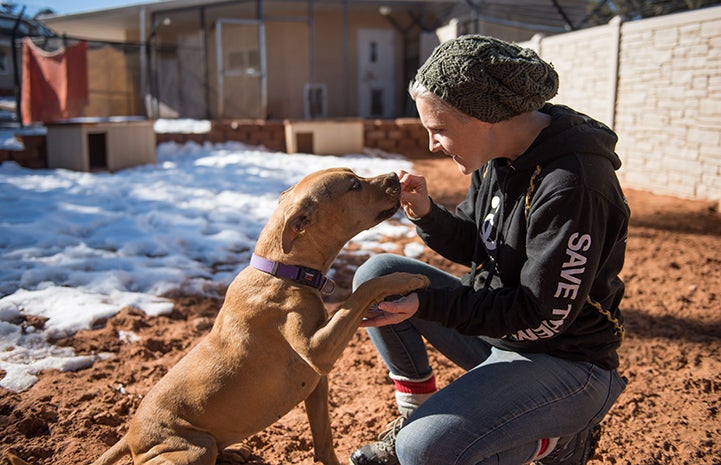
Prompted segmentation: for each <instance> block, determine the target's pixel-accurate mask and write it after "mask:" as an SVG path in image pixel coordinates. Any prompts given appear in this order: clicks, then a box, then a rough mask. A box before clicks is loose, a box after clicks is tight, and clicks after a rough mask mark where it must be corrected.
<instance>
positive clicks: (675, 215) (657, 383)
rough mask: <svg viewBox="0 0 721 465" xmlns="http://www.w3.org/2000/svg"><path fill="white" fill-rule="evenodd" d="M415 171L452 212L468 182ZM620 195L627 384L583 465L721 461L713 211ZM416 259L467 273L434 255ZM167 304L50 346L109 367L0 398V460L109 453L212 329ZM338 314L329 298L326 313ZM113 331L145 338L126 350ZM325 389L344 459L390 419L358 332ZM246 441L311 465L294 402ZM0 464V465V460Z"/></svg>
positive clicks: (197, 310) (720, 333)
mask: <svg viewBox="0 0 721 465" xmlns="http://www.w3.org/2000/svg"><path fill="white" fill-rule="evenodd" d="M416 171H417V172H418V173H421V174H424V175H426V177H427V178H428V179H429V186H430V190H431V194H432V195H433V197H434V198H435V199H436V200H438V201H441V202H444V203H446V204H449V205H455V203H457V202H458V201H459V199H461V198H462V196H463V192H464V191H465V187H466V186H467V178H463V177H461V176H460V175H459V174H458V173H457V172H456V169H455V167H454V165H453V163H451V162H450V161H448V160H419V161H417V162H416ZM627 195H628V199H629V203H630V205H631V208H632V215H633V216H632V227H631V231H630V237H629V242H628V253H627V257H626V267H625V269H624V271H623V278H624V280H625V281H626V284H627V296H626V299H625V301H624V304H623V308H624V313H625V318H626V323H625V325H626V334H627V337H626V341H625V343H624V345H623V346H622V347H621V372H622V374H624V375H625V376H627V377H628V378H629V381H630V383H629V386H628V388H627V389H626V391H625V392H624V393H623V394H622V396H621V398H620V399H619V401H618V402H617V404H616V405H615V406H614V407H613V409H612V410H611V412H610V413H609V415H608V417H607V418H606V420H605V422H604V424H605V429H604V434H603V437H602V439H601V443H600V447H599V451H598V452H597V454H596V456H595V457H594V458H593V459H592V460H591V461H590V464H592V465H600V464H619V465H655V464H659V465H667V464H674V465H675V464H679V465H680V464H684V465H685V464H688V465H719V464H721V419H720V418H719V408H721V214H719V212H718V211H717V210H716V209H715V208H714V205H713V204H712V203H709V202H698V201H688V200H681V199H676V198H673V197H665V196H657V195H652V194H649V193H646V192H639V191H633V190H629V191H627ZM417 240H418V239H417V238H413V239H407V240H404V241H405V242H408V241H417ZM399 250H400V248H399ZM422 258H423V259H425V260H427V261H429V262H431V263H433V264H436V265H438V266H443V267H447V268H448V269H451V270H453V271H455V272H462V271H463V270H462V269H460V268H459V267H457V266H452V265H451V264H449V263H448V262H446V261H445V260H443V259H441V258H440V257H438V256H437V255H435V254H433V253H432V252H430V251H426V252H424V254H423V257H422ZM360 261H362V258H358V256H356V255H351V254H346V255H342V256H341V257H340V258H339V260H338V261H337V264H336V269H337V274H336V278H337V281H338V284H339V287H340V288H341V289H340V292H337V294H339V295H337V296H336V297H335V300H336V301H337V300H340V299H341V298H343V297H344V296H345V295H347V293H348V286H349V283H350V278H351V276H352V273H353V270H354V267H355V266H357V265H358V264H359V262H360ZM172 297H174V298H175V301H176V305H175V310H174V311H173V312H172V313H171V314H170V315H166V316H160V317H152V318H151V317H148V316H146V315H145V314H144V313H142V312H140V311H138V310H135V309H131V308H127V309H124V310H122V311H121V312H120V313H119V314H118V315H117V316H115V317H114V318H112V319H110V320H109V321H108V322H107V324H106V325H105V326H104V327H103V328H100V329H95V330H92V331H83V332H81V333H79V334H77V335H75V336H74V337H72V338H69V339H67V340H64V341H59V342H58V343H59V344H65V345H71V346H73V347H74V348H75V349H76V351H77V352H78V353H92V352H106V351H109V352H113V353H115V354H117V356H116V357H115V358H113V359H111V360H106V361H101V362H97V363H96V364H95V365H93V366H92V367H91V368H88V369H85V370H80V371H77V372H67V373H60V372H54V371H53V372H46V373H44V374H42V375H41V377H40V381H39V382H38V383H37V384H36V385H35V386H33V387H32V388H31V389H29V390H27V391H25V392H22V393H14V392H10V391H6V390H3V389H2V388H0V457H4V456H5V454H6V453H7V452H12V453H14V454H16V455H17V456H19V457H22V458H23V459H26V460H27V461H28V462H30V463H32V464H37V465H50V464H55V465H70V464H78V463H89V462H91V461H92V460H94V459H95V458H96V457H97V456H98V455H99V454H100V453H101V452H102V451H103V450H104V449H106V448H107V447H108V446H109V445H111V444H112V443H114V442H115V441H116V440H117V439H118V438H119V437H120V436H121V435H122V434H123V432H124V431H125V425H126V423H127V420H128V419H129V417H130V415H131V414H132V413H133V412H134V411H135V409H136V407H137V405H138V403H139V401H140V399H141V397H142V396H143V395H144V394H145V393H146V392H147V391H148V390H149V389H150V388H151V386H152V385H153V384H154V383H155V382H156V381H157V380H158V379H159V378H160V377H161V376H162V375H163V374H164V373H166V371H167V370H168V368H169V367H170V366H172V365H173V364H174V363H175V362H177V361H178V359H179V358H180V357H181V356H182V355H183V354H184V353H185V352H186V351H187V350H188V349H189V348H190V347H191V346H193V345H194V344H195V343H196V342H197V341H198V339H199V338H200V337H202V336H203V335H204V334H205V333H206V332H207V331H208V330H209V328H210V326H211V324H212V321H213V318H214V316H215V315H216V312H217V310H218V308H219V307H220V304H221V300H219V299H209V298H198V297H192V296H172ZM334 305H335V304H334V302H332V301H329V302H328V308H329V310H332V309H333V308H334ZM28 324H42V322H28ZM119 330H125V331H133V332H134V333H136V334H137V335H138V336H140V337H141V338H142V339H141V341H139V342H135V343H123V342H121V341H120V340H119V338H118V336H117V334H118V331H119ZM433 360H434V362H433V363H434V367H435V370H436V376H437V378H438V382H439V383H440V385H441V386H443V385H446V384H447V383H449V382H451V381H452V380H453V379H454V378H455V377H457V376H458V375H459V374H460V370H459V369H458V368H455V367H453V366H452V365H451V364H450V363H449V362H447V361H446V360H445V359H443V358H441V357H438V356H435V354H434V357H433ZM0 376H2V373H0ZM330 379H331V394H330V403H331V421H332V425H333V429H334V439H335V442H336V450H337V452H338V455H339V458H340V459H341V461H345V460H346V457H347V456H348V454H349V453H350V452H351V451H352V450H353V449H354V448H355V447H357V446H359V445H361V444H363V443H365V442H368V441H370V440H373V439H374V437H375V434H376V433H377V432H378V431H379V430H381V429H382V427H383V426H384V425H385V423H386V422H388V421H390V420H391V419H392V418H394V415H395V413H394V412H395V408H394V403H393V394H392V393H393V388H392V385H391V383H390V382H389V380H388V378H387V376H386V370H385V368H384V367H383V365H382V363H381V362H380V359H379V358H378V356H377V355H376V353H375V350H374V349H373V347H372V345H371V344H370V342H369V340H368V338H367V336H366V334H365V332H364V331H363V330H359V331H358V332H357V333H356V334H355V336H354V337H353V339H352V341H351V342H350V345H349V346H348V348H347V349H346V351H345V352H344V354H343V356H342V358H341V359H340V360H339V361H338V363H337V364H336V367H335V369H334V371H333V372H332V373H331V375H330ZM248 445H250V447H251V448H252V449H253V451H254V455H253V457H252V458H251V459H250V462H248V463H251V464H256V465H280V464H289V463H299V464H311V463H313V459H312V441H311V437H310V431H309V428H308V423H307V420H306V417H305V412H304V410H303V407H302V406H299V407H296V408H295V409H294V410H292V411H291V412H290V413H289V414H288V415H286V416H285V417H284V418H282V419H281V420H280V421H278V422H277V423H276V424H274V425H272V426H271V427H269V428H268V429H266V430H265V431H262V432H260V433H258V434H257V435H255V436H253V437H251V438H250V439H249V440H248ZM4 460H7V459H0V463H3V464H4V463H8V462H5V461H4ZM121 463H123V464H128V463H130V461H129V460H128V459H126V460H125V461H123V462H121Z"/></svg>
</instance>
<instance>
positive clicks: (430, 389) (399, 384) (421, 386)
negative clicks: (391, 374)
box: [393, 375, 437, 394]
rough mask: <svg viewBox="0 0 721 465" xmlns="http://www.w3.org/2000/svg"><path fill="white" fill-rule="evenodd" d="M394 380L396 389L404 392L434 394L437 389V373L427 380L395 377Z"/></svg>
mask: <svg viewBox="0 0 721 465" xmlns="http://www.w3.org/2000/svg"><path fill="white" fill-rule="evenodd" d="M393 382H394V383H395V385H396V391H398V392H402V393H404V394H433V393H434V392H436V390H437V388H436V377H435V375H431V377H430V378H428V379H427V380H425V381H409V380H400V379H394V380H393Z"/></svg>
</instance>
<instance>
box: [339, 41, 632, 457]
mask: <svg viewBox="0 0 721 465" xmlns="http://www.w3.org/2000/svg"><path fill="white" fill-rule="evenodd" d="M557 89H558V75H557V74H556V72H555V71H554V69H553V67H552V66H551V65H549V64H548V63H546V62H544V61H543V60H541V59H540V58H539V57H538V56H537V55H536V54H535V52H533V51H532V50H529V49H524V48H521V47H519V46H517V45H514V44H510V43H506V42H503V41H501V40H498V39H494V38H490V37H484V36H478V35H469V36H461V37H459V38H457V39H454V40H451V41H449V42H446V43H444V44H441V45H440V46H438V47H437V48H436V50H435V51H434V52H433V54H432V55H431V57H430V58H429V59H428V60H427V61H426V63H425V64H424V65H423V66H422V67H421V68H420V69H419V70H418V72H417V74H416V78H415V80H414V81H413V82H412V83H411V86H410V93H411V97H413V99H414V100H415V102H416V106H417V109H418V113H419V116H420V119H421V122H422V124H423V126H424V127H425V128H426V129H427V130H428V134H429V138H430V150H431V151H433V152H437V153H442V154H444V155H446V156H448V157H450V158H452V159H453V161H454V162H455V163H456V164H457V165H458V168H459V169H460V171H461V172H462V173H464V174H467V175H470V176H471V178H472V182H471V186H470V188H469V191H468V194H467V197H466V199H465V200H464V201H463V202H462V203H461V204H460V205H459V206H458V208H457V209H456V211H455V213H452V212H451V211H449V210H447V209H445V208H444V207H442V206H440V205H438V204H436V203H434V202H433V200H432V199H431V198H430V197H429V195H428V188H427V185H426V181H425V178H423V177H422V176H419V175H414V174H410V173H407V172H401V173H400V177H401V185H402V189H403V191H402V196H401V204H402V207H403V209H404V211H405V213H406V215H407V216H408V218H409V219H411V221H413V222H414V223H415V224H416V226H417V231H418V234H419V235H420V237H421V238H422V239H423V240H424V241H425V242H426V244H427V245H428V246H430V247H431V248H432V249H434V250H435V251H437V252H438V253H440V254H441V255H443V256H444V257H446V258H448V259H449V260H452V261H454V262H457V263H461V264H464V265H468V266H469V267H470V271H469V272H468V273H466V274H465V275H463V276H462V277H461V278H460V279H459V278H457V277H455V276H452V275H450V274H448V273H445V272H443V271H441V270H438V269H435V268H433V267H431V266H429V265H427V264H425V263H421V262H419V261H416V260H412V259H409V258H406V257H402V256H396V255H390V254H384V255H378V256H374V257H372V258H371V259H370V260H369V261H368V262H366V263H365V264H364V265H363V266H361V267H360V268H359V269H358V271H357V273H356V275H355V277H354V286H358V285H359V284H360V283H362V282H364V281H366V280H368V279H371V278H373V277H375V276H379V275H383V274H387V273H391V272H394V271H410V272H414V273H424V274H426V275H427V276H429V277H430V278H431V283H432V284H431V287H430V288H429V289H425V290H420V291H417V292H414V293H412V294H409V295H408V296H405V297H401V298H399V299H397V300H395V301H389V302H383V303H381V304H380V305H379V308H378V309H374V310H373V311H369V312H368V314H367V317H366V320H365V323H364V326H367V327H368V333H369V335H370V337H371V340H372V341H373V343H374V345H375V346H376V348H377V350H378V351H379V353H380V355H381V357H382V358H383V360H384V362H385V364H386V365H387V367H388V369H389V371H390V377H391V379H392V380H393V382H394V384H395V387H396V402H397V404H398V408H399V411H400V414H401V416H400V417H399V419H398V420H396V421H394V422H392V423H391V424H390V425H389V426H390V428H389V430H387V431H386V432H385V433H384V434H383V435H382V436H381V437H380V439H381V440H380V441H379V442H376V443H374V444H370V445H366V446H363V447H361V448H360V449H358V450H356V451H355V452H353V454H352V455H351V463H353V464H355V465H367V464H395V463H401V464H403V465H419V464H425V465H432V464H443V465H448V464H508V465H519V464H525V463H529V462H533V461H536V463H539V464H543V465H548V464H564V465H565V464H574V465H575V464H584V463H586V461H587V460H588V458H589V457H590V456H591V455H592V454H593V449H594V447H595V443H596V442H597V440H598V435H599V434H600V428H599V426H598V425H599V423H600V422H601V419H602V418H603V417H604V415H605V414H606V413H607V412H608V410H609V409H610V407H611V406H612V405H613V403H614V402H615V400H616V399H617V397H618V396H619V394H620V393H621V392H622V390H623V388H624V386H625V382H624V380H623V379H622V378H621V376H619V374H618V372H617V370H616V369H617V367H618V355H617V352H616V349H617V348H618V346H619V345H620V343H621V341H622V339H623V327H622V317H621V314H620V311H619V304H620V302H621V298H622V296H623V290H624V286H623V283H622V282H621V280H620V279H619V277H618V274H619V272H620V271H621V268H622V266H623V259H624V253H625V245H626V234H627V227H628V219H629V210H628V206H627V204H626V201H625V198H624V196H623V192H622V190H621V188H620V186H619V183H618V180H617V178H616V175H615V170H617V169H618V168H619V167H620V165H621V162H620V160H619V159H618V157H617V155H616V154H615V153H614V147H615V144H616V140H617V137H616V135H615V134H614V133H613V132H612V131H611V130H610V129H608V128H607V127H606V126H604V125H603V124H601V123H599V122H596V121H594V120H592V119H591V118H589V117H587V116H585V115H582V114H580V113H577V112H575V111H573V110H571V109H569V108H567V107H563V106H560V105H551V104H548V103H546V102H547V101H548V100H549V99H551V98H552V97H553V96H554V95H555V94H556V92H557ZM423 339H425V340H427V341H428V342H429V343H430V344H432V345H433V346H434V347H436V348H437V349H438V350H439V351H440V352H441V353H443V354H444V355H446V356H447V357H448V358H449V359H450V360H452V361H453V362H455V363H457V364H458V365H459V366H461V367H463V368H464V369H466V370H468V371H467V373H465V374H464V375H463V376H461V377H460V378H459V379H458V380H456V381H455V382H453V383H451V384H450V385H448V386H447V387H445V388H444V389H442V390H439V391H437V390H436V386H435V377H434V374H433V369H432V367H431V366H430V365H429V362H428V357H427V353H426V347H425V343H424V341H423Z"/></svg>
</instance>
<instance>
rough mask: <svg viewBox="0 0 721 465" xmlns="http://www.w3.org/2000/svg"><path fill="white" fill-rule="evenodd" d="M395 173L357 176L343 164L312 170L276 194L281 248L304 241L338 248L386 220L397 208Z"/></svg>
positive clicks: (284, 251) (284, 248) (313, 247)
mask: <svg viewBox="0 0 721 465" xmlns="http://www.w3.org/2000/svg"><path fill="white" fill-rule="evenodd" d="M400 192H401V187H400V182H399V181H398V176H397V175H396V174H395V173H388V174H384V175H380V176H375V177H372V178H363V177H360V176H358V175H357V174H355V173H354V172H353V171H351V170H350V169H347V168H332V169H327V170H323V171H317V172H315V173H312V174H310V175H308V176H306V177H305V178H303V179H302V180H301V181H300V182H298V184H296V185H295V186H293V187H291V188H290V189H288V190H286V191H285V192H283V193H282V194H281V197H280V201H279V210H281V211H282V212H283V227H282V228H283V231H282V239H281V242H282V250H283V253H285V254H288V253H290V252H291V250H293V248H294V247H296V245H299V244H300V243H301V242H303V243H305V244H306V246H309V247H310V248H312V249H320V248H322V247H324V246H327V247H328V248H329V249H330V250H332V249H333V248H340V247H342V246H343V244H345V243H346V242H348V241H349V240H350V239H352V238H353V236H355V235H356V234H358V233H359V232H361V231H363V230H365V229H368V228H371V227H373V226H375V225H377V224H378V223H380V222H381V221H383V220H385V219H387V218H390V217H391V216H393V214H394V213H395V212H396V211H397V210H398V208H399V207H400Z"/></svg>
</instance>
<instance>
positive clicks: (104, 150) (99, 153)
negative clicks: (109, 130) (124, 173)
mask: <svg viewBox="0 0 721 465" xmlns="http://www.w3.org/2000/svg"><path fill="white" fill-rule="evenodd" d="M88 162H89V163H90V166H89V168H90V171H107V169H108V143H107V137H106V133H104V132H99V133H95V134H88Z"/></svg>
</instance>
